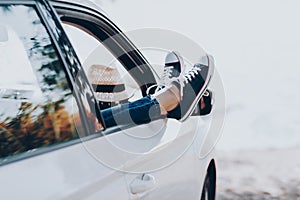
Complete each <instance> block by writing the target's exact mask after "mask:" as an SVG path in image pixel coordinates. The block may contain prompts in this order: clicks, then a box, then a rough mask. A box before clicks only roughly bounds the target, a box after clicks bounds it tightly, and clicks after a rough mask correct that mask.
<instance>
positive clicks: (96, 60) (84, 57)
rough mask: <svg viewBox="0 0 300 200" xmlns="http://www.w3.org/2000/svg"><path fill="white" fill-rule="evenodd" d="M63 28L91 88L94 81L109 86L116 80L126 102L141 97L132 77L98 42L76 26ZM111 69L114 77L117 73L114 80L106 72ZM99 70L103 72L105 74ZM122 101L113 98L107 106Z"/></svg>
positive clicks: (69, 24)
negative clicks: (125, 96) (120, 85)
mask: <svg viewBox="0 0 300 200" xmlns="http://www.w3.org/2000/svg"><path fill="white" fill-rule="evenodd" d="M63 27H64V29H65V31H66V33H67V35H68V37H69V38H70V40H71V43H72V45H73V47H74V49H75V51H76V53H77V55H78V57H79V59H80V61H81V63H82V65H83V68H84V70H85V72H86V74H87V76H88V80H89V82H90V84H91V85H92V86H94V85H95V83H94V80H95V79H97V80H99V81H102V82H103V83H104V82H105V83H106V84H107V86H109V84H110V83H111V82H113V81H115V80H117V82H118V84H122V85H124V89H125V90H126V91H125V92H126V95H127V97H128V98H125V99H126V101H128V102H130V101H134V100H136V99H139V98H141V97H142V93H141V91H140V88H139V86H138V84H137V83H136V81H135V80H134V79H133V77H132V76H131V75H130V74H129V73H128V71H127V70H126V69H125V68H124V66H123V65H122V64H121V63H120V62H119V61H118V60H117V59H116V58H115V56H114V55H113V54H112V53H111V52H110V51H109V50H108V49H107V48H106V47H105V46H104V45H103V44H102V43H101V42H100V41H99V40H97V39H96V38H95V37H93V36H92V35H91V34H89V32H88V31H87V30H86V29H85V28H83V27H81V26H80V25H78V24H73V23H66V22H63ZM95 68H96V69H97V70H93V74H91V71H92V69H95ZM111 69H112V70H115V71H116V72H114V75H115V74H116V73H117V74H118V78H115V77H114V76H112V75H111V73H108V70H111ZM101 70H105V73H103V72H102V71H101ZM97 72H98V74H97ZM95 73H96V74H95ZM104 76H106V77H104ZM109 79H111V80H109ZM105 83H104V84H105ZM114 92H118V91H114ZM105 94H108V92H105ZM97 95H98V96H99V93H97V94H96V98H97ZM102 96H103V95H102ZM116 98H117V97H116ZM98 100H99V98H98ZM123 100H124V99H123V98H120V99H119V101H118V99H115V98H114V100H112V101H113V102H112V104H109V105H117V104H118V103H121V102H124V101H123ZM99 101H100V100H99ZM104 103H105V102H104ZM102 108H103V107H102Z"/></svg>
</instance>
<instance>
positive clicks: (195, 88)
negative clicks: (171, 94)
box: [168, 56, 214, 121]
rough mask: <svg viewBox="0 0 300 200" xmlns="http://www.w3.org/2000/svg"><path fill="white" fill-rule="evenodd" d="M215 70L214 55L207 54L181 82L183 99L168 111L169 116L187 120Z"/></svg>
mask: <svg viewBox="0 0 300 200" xmlns="http://www.w3.org/2000/svg"><path fill="white" fill-rule="evenodd" d="M213 71H214V60H213V57H212V56H205V57H203V58H202V59H201V62H200V63H197V64H195V65H194V66H193V68H192V69H191V70H190V71H189V72H188V73H187V74H186V75H185V76H184V78H183V80H180V82H181V89H180V90H181V101H180V103H179V105H178V106H177V107H176V108H175V109H173V110H172V111H170V112H168V118H175V119H177V120H180V121H184V120H186V119H187V118H188V117H189V116H190V115H191V114H192V112H193V111H194V109H195V107H196V106H197V105H198V102H199V100H200V98H201V96H202V95H203V93H204V92H205V90H206V88H207V86H208V84H209V82H210V80H211V77H212V75H213Z"/></svg>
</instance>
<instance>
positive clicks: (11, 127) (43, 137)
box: [0, 5, 79, 161]
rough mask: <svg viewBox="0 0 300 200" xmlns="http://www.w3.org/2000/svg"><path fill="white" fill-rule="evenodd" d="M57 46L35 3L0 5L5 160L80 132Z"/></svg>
mask: <svg viewBox="0 0 300 200" xmlns="http://www.w3.org/2000/svg"><path fill="white" fill-rule="evenodd" d="M74 103H75V102H74V100H73V95H72V91H71V89H70V86H69V82H68V80H67V78H66V73H65V71H64V67H63V65H62V62H61V61H60V59H59V57H58V55H57V51H56V49H55V48H54V46H53V44H52V42H51V39H50V37H49V35H48V33H47V31H46V28H45V27H44V25H43V23H42V21H41V20H40V18H39V16H38V14H37V11H36V8H35V7H34V6H29V5H26V6H25V5H0V161H1V160H3V159H5V158H6V157H8V156H14V155H17V154H19V153H23V152H26V153H30V152H32V151H33V150H36V149H38V148H43V147H49V146H51V145H55V144H60V143H63V142H66V141H70V140H72V139H75V138H78V134H77V131H76V126H75V124H74V121H76V120H77V119H78V118H79V115H78V111H77V110H78V109H77V107H76V106H74Z"/></svg>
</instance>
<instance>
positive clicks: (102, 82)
mask: <svg viewBox="0 0 300 200" xmlns="http://www.w3.org/2000/svg"><path fill="white" fill-rule="evenodd" d="M88 79H89V81H90V83H91V84H92V86H93V89H94V92H95V97H96V99H97V100H98V101H100V102H102V104H103V103H108V107H111V106H114V105H116V104H119V103H123V102H127V101H128V99H129V98H130V97H132V96H133V90H132V89H131V88H130V87H128V88H126V86H125V84H124V82H123V80H122V79H121V75H120V73H119V71H118V69H116V68H113V67H107V66H103V65H92V66H91V67H90V68H89V70H88ZM100 106H101V104H100Z"/></svg>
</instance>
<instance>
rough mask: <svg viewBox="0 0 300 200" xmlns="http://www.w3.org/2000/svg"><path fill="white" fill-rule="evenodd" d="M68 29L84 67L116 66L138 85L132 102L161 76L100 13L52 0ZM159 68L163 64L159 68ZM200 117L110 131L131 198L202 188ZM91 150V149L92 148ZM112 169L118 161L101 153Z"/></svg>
mask: <svg viewBox="0 0 300 200" xmlns="http://www.w3.org/2000/svg"><path fill="white" fill-rule="evenodd" d="M52 5H53V6H54V8H55V9H56V11H57V13H58V15H59V17H60V19H61V20H62V23H63V24H64V28H65V30H66V32H67V33H68V35H69V38H70V39H71V41H72V44H73V46H74V47H75V50H76V51H77V52H78V54H79V57H80V58H81V62H82V63H83V66H84V68H86V70H88V68H89V67H90V66H91V65H94V64H101V65H113V66H115V67H117V68H118V69H119V71H120V72H121V73H122V74H123V77H124V80H125V83H126V84H127V85H128V87H132V88H134V89H135V93H134V95H133V96H132V98H131V99H129V101H134V100H136V99H139V98H141V97H142V96H144V95H145V91H146V89H147V88H148V87H149V86H150V85H152V84H154V83H155V82H156V80H157V78H158V77H157V76H156V75H155V74H158V72H157V71H156V70H154V69H151V66H150V64H148V63H147V61H146V60H145V59H144V58H143V56H141V55H140V52H139V51H138V50H137V49H136V48H135V47H134V46H133V45H132V44H131V43H130V41H129V40H128V39H127V38H126V36H125V35H124V34H123V33H122V32H120V30H119V29H118V28H117V27H115V25H114V24H113V23H112V22H111V21H110V20H109V19H108V18H107V17H105V15H103V14H102V13H101V10H95V9H94V8H88V6H87V5H82V2H80V3H78V4H77V3H75V2H73V3H72V4H70V3H66V2H63V1H52ZM159 70H161V69H159ZM199 120H200V121H201V119H200V118H199V116H194V117H191V118H190V119H189V120H186V121H185V122H182V123H181V122H178V121H177V120H174V119H168V120H157V121H154V122H151V123H149V124H145V125H140V126H133V127H130V128H126V129H121V130H110V131H108V133H113V134H111V136H110V138H109V142H110V143H111V144H112V145H111V147H110V151H113V152H114V156H115V160H118V161H119V162H121V163H123V166H122V169H120V168H119V169H116V170H120V171H123V172H125V173H126V175H125V179H126V182H127V187H128V191H129V195H130V199H139V198H145V199H157V198H164V199H181V198H186V199H193V198H195V195H196V193H198V191H199V190H200V189H199V188H200V185H199V181H198V178H199V177H197V176H196V173H195V162H196V156H195V153H194V150H193V149H192V148H190V147H191V145H192V143H193V139H194V137H195V131H196V130H198V129H195V125H197V124H199ZM91 151H93V150H91ZM98 159H100V160H101V161H103V162H105V163H106V164H107V165H109V166H110V167H112V168H116V167H117V166H116V163H115V162H116V161H115V160H113V159H109V158H104V157H101V158H99V157H98Z"/></svg>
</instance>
